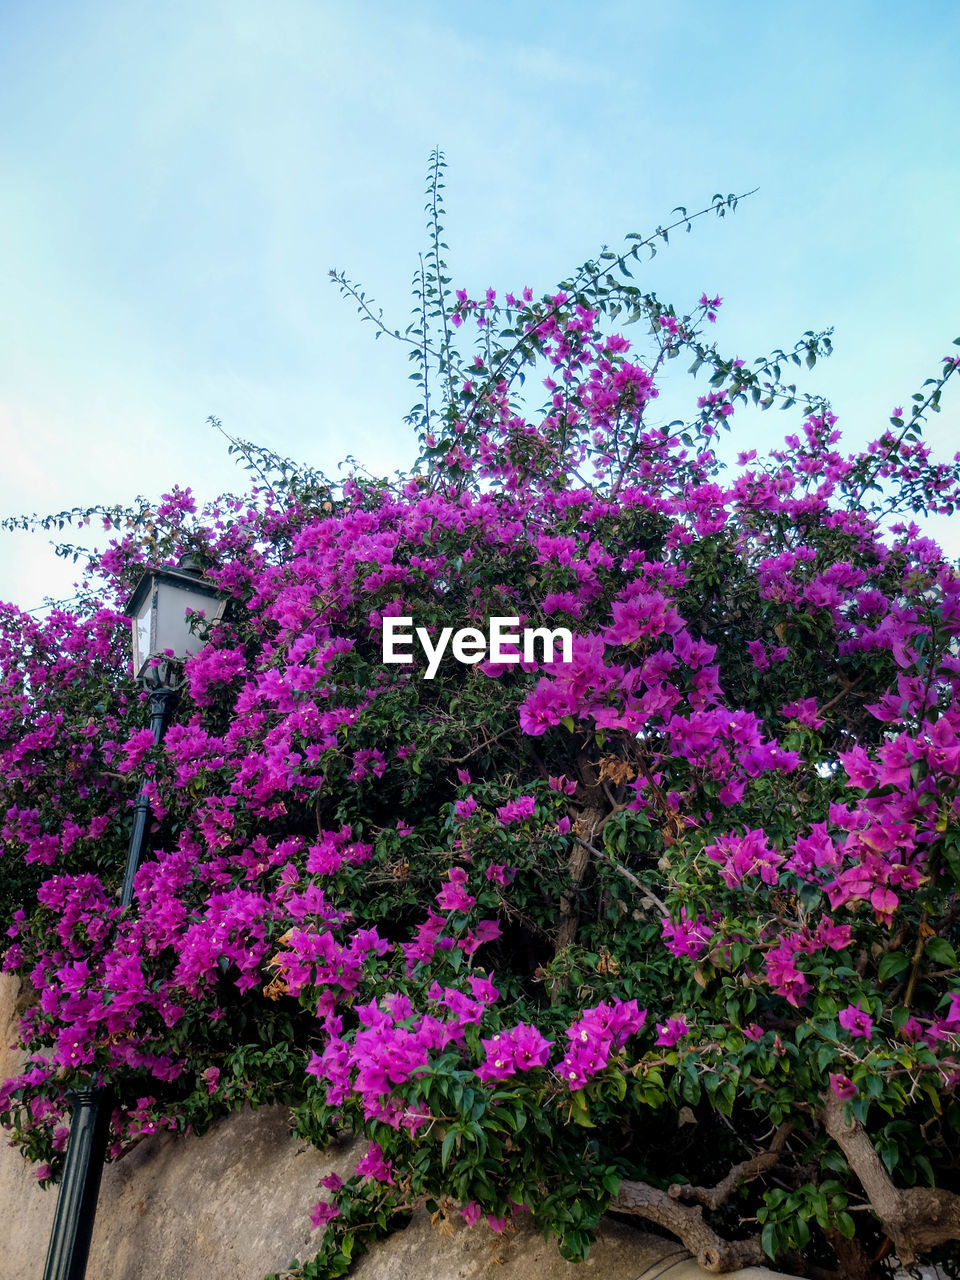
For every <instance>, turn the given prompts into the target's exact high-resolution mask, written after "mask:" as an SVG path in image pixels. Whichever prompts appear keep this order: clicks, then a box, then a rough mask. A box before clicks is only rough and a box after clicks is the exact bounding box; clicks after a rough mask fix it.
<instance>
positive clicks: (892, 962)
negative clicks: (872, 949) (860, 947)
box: [877, 951, 910, 982]
mask: <svg viewBox="0 0 960 1280" xmlns="http://www.w3.org/2000/svg"><path fill="white" fill-rule="evenodd" d="M909 967H910V957H909V956H908V955H906V954H905V953H904V952H902V951H888V952H887V954H886V955H884V956H881V958H880V964H879V965H878V967H877V976H878V977H879V979H880V981H881V982H886V981H887V980H888V979H889V978H895V977H896V976H897V975H898V974H900V973H903V971H904V969H908V968H909Z"/></svg>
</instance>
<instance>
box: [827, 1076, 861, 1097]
mask: <svg viewBox="0 0 960 1280" xmlns="http://www.w3.org/2000/svg"><path fill="white" fill-rule="evenodd" d="M830 1088H831V1089H832V1090H833V1092H834V1093H835V1094H836V1095H837V1097H838V1098H839V1099H840V1101H841V1102H845V1101H846V1099H847V1098H855V1097H856V1096H857V1086H856V1085H855V1084H854V1083H853V1081H852V1080H848V1079H847V1077H846V1076H841V1075H838V1074H837V1073H836V1072H835V1071H831V1072H830Z"/></svg>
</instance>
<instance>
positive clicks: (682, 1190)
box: [668, 1124, 793, 1209]
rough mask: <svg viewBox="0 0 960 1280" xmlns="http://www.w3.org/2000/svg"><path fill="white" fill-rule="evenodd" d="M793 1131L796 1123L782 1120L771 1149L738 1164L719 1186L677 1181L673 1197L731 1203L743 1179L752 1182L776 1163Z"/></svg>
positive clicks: (707, 1203)
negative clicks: (695, 1185)
mask: <svg viewBox="0 0 960 1280" xmlns="http://www.w3.org/2000/svg"><path fill="white" fill-rule="evenodd" d="M792 1132H793V1125H792V1124H782V1125H781V1126H780V1128H779V1129H778V1130H777V1132H776V1133H775V1134H774V1137H773V1142H772V1143H771V1144H770V1149H769V1150H768V1151H763V1152H761V1153H760V1155H758V1156H751V1157H750V1159H749V1160H741V1162H740V1163H739V1164H735V1165H734V1166H733V1168H732V1169H731V1170H730V1172H729V1173H728V1174H727V1176H726V1177H725V1178H723V1179H722V1180H721V1181H720V1182H718V1183H717V1185H716V1186H715V1187H690V1186H686V1185H685V1184H684V1183H681V1182H675V1183H674V1184H673V1186H672V1187H671V1188H670V1191H669V1193H668V1194H669V1195H670V1197H671V1199H673V1200H696V1201H697V1202H698V1203H699V1204H702V1205H703V1206H704V1207H705V1208H707V1209H719V1207H720V1206H721V1205H722V1204H726V1203H727V1201H728V1200H729V1199H730V1197H731V1196H732V1195H733V1193H734V1192H735V1191H736V1189H737V1186H738V1185H739V1184H740V1182H752V1181H753V1179H754V1178H759V1177H760V1175H761V1173H766V1171H767V1170H768V1169H772V1168H773V1167H774V1165H775V1164H776V1163H777V1161H778V1160H779V1159H780V1153H781V1151H782V1150H783V1147H784V1144H785V1142H786V1141H787V1139H788V1138H789V1137H790V1134H791V1133H792Z"/></svg>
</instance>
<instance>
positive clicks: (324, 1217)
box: [310, 1200, 340, 1228]
mask: <svg viewBox="0 0 960 1280" xmlns="http://www.w3.org/2000/svg"><path fill="white" fill-rule="evenodd" d="M339 1215H340V1210H339V1209H338V1208H337V1206H336V1205H335V1204H328V1203H327V1201H326V1200H320V1201H318V1202H317V1203H316V1204H315V1205H314V1206H313V1208H312V1209H311V1210H310V1222H311V1224H312V1225H313V1227H314V1228H316V1227H322V1226H323V1225H324V1223H326V1222H332V1221H333V1219H334V1218H336V1217H339Z"/></svg>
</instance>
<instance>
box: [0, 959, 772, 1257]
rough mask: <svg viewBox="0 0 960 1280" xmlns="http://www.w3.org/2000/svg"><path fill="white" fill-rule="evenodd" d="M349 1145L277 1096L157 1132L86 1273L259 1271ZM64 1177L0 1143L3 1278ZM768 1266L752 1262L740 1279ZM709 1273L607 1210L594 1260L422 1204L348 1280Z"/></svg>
mask: <svg viewBox="0 0 960 1280" xmlns="http://www.w3.org/2000/svg"><path fill="white" fill-rule="evenodd" d="M16 990H17V988H16V984H15V983H14V981H13V980H12V979H10V978H9V977H3V978H0V1077H2V1076H7V1075H12V1074H14V1073H15V1072H16V1070H17V1062H18V1056H17V1053H16V1051H15V1050H14V1049H11V1048H9V1046H10V1045H12V1043H13V1041H14V1039H15V1030H14V1004H15V998H16ZM354 1159H355V1155H354V1153H353V1152H352V1150H351V1148H350V1147H347V1146H344V1147H340V1148H336V1147H328V1148H327V1149H326V1150H325V1151H322V1152H321V1151H317V1150H315V1149H314V1148H312V1147H309V1146H307V1145H305V1144H303V1143H299V1142H296V1141H295V1140H294V1139H292V1138H291V1137H290V1134H289V1131H288V1126H287V1118H286V1113H285V1112H284V1111H283V1110H282V1109H281V1108H276V1107H271V1108H265V1109H263V1110H261V1111H256V1112H254V1111H247V1112H243V1113H238V1114H235V1115H232V1116H229V1117H228V1118H227V1119H226V1120H223V1121H222V1122H221V1123H219V1124H218V1125H216V1126H215V1127H214V1128H213V1129H211V1130H210V1131H209V1132H208V1133H206V1134H204V1135H203V1137H200V1138H197V1137H188V1138H175V1137H172V1136H171V1135H170V1134H158V1135H155V1136H154V1137H151V1138H148V1139H145V1140H144V1141H143V1142H141V1143H140V1145H139V1146H137V1147H136V1148H135V1149H134V1150H133V1151H132V1152H131V1153H130V1154H129V1155H128V1156H126V1157H125V1158H124V1159H123V1160H121V1161H118V1162H117V1163H116V1164H113V1165H108V1166H107V1168H106V1170H105V1171H104V1176H103V1183H102V1185H101V1190H100V1203H99V1209H98V1212H97V1222H96V1228H95V1230H94V1236H93V1244H92V1247H91V1253H90V1262H89V1266H88V1268H87V1277H88V1280H262V1277H263V1276H264V1275H265V1274H266V1273H267V1272H269V1271H275V1270H281V1269H283V1268H284V1267H287V1266H288V1265H289V1264H290V1262H291V1260H292V1259H293V1258H295V1257H297V1256H302V1257H309V1256H310V1244H311V1239H314V1240H315V1239H316V1237H315V1235H314V1234H313V1233H312V1232H311V1230H310V1222H309V1219H308V1216H307V1213H308V1210H309V1208H310V1206H311V1205H312V1204H313V1203H315V1201H316V1200H318V1199H319V1198H320V1196H321V1195H322V1194H324V1193H323V1192H322V1191H318V1189H317V1183H318V1181H319V1179H320V1178H321V1177H323V1175H324V1174H325V1173H328V1172H330V1171H331V1170H336V1171H337V1172H338V1173H340V1174H341V1175H342V1176H348V1175H349V1174H350V1173H351V1172H352V1167H353V1162H354ZM55 1201H56V1190H55V1189H51V1190H49V1191H43V1190H41V1188H40V1187H39V1186H38V1185H37V1183H36V1180H35V1178H34V1177H33V1171H32V1169H31V1167H30V1166H29V1165H27V1164H26V1163H25V1161H24V1160H23V1159H22V1158H21V1157H20V1155H19V1153H18V1152H17V1151H15V1150H14V1149H13V1148H11V1147H8V1146H6V1145H5V1144H4V1145H0V1208H2V1215H0V1280H40V1277H41V1275H42V1272H43V1264H44V1259H45V1257H46V1248H47V1240H48V1238H49V1234H50V1226H51V1222H52V1220H53V1211H54V1205H55ZM770 1275H771V1273H770V1272H766V1271H764V1270H762V1269H756V1268H751V1269H750V1270H748V1271H739V1272H737V1273H736V1277H737V1278H738V1280H761V1277H764V1276H770ZM414 1276H424V1277H428V1278H429V1280H494V1277H496V1280H705V1277H706V1272H703V1271H701V1269H700V1268H699V1267H698V1266H697V1265H696V1263H695V1262H692V1261H691V1260H690V1259H689V1257H688V1255H687V1254H686V1253H685V1252H684V1251H683V1249H681V1248H680V1247H679V1246H678V1245H676V1244H673V1243H671V1242H670V1241H669V1240H663V1239H660V1238H658V1237H656V1236H653V1235H650V1234H647V1233H646V1232H643V1231H639V1230H634V1229H632V1228H631V1227H629V1226H625V1225H622V1224H620V1223H614V1222H610V1223H609V1224H606V1225H605V1227H604V1230H603V1231H602V1233H601V1237H600V1239H599V1240H598V1241H597V1243H596V1245H595V1246H594V1248H593V1250H592V1251H591V1254H590V1257H589V1259H588V1260H587V1262H586V1263H584V1264H582V1265H580V1266H575V1265H574V1264H572V1263H568V1262H564V1261H563V1260H562V1259H561V1258H560V1257H559V1255H558V1254H557V1251H556V1246H555V1245H554V1244H553V1242H546V1241H544V1240H543V1239H542V1237H541V1236H539V1235H538V1234H536V1233H534V1232H533V1231H532V1230H530V1229H529V1228H525V1227H522V1228H520V1229H519V1230H517V1231H516V1232H515V1233H514V1234H512V1235H509V1236H503V1237H500V1236H496V1235H494V1234H493V1233H492V1232H491V1231H490V1230H489V1229H488V1228H487V1227H486V1226H485V1225H482V1226H477V1227H474V1228H468V1227H466V1226H465V1225H463V1224H462V1223H461V1224H459V1225H453V1224H449V1223H446V1224H442V1225H441V1228H440V1229H439V1230H438V1229H436V1228H434V1227H433V1226H432V1225H431V1223H430V1220H429V1218H428V1217H427V1215H426V1214H420V1215H418V1216H417V1217H415V1218H414V1220H413V1222H411V1224H410V1226H409V1227H408V1228H407V1229H406V1230H404V1231H401V1232H397V1233H396V1234H395V1235H393V1236H391V1237H390V1238H389V1239H388V1240H386V1241H384V1242H382V1243H381V1244H379V1245H377V1246H376V1247H375V1248H374V1249H373V1250H372V1251H371V1252H370V1253H369V1254H367V1255H366V1256H365V1257H364V1258H363V1259H362V1260H361V1261H360V1263H359V1264H358V1265H357V1267H356V1268H355V1269H354V1271H353V1273H352V1276H351V1280H410V1278H411V1277H414Z"/></svg>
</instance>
